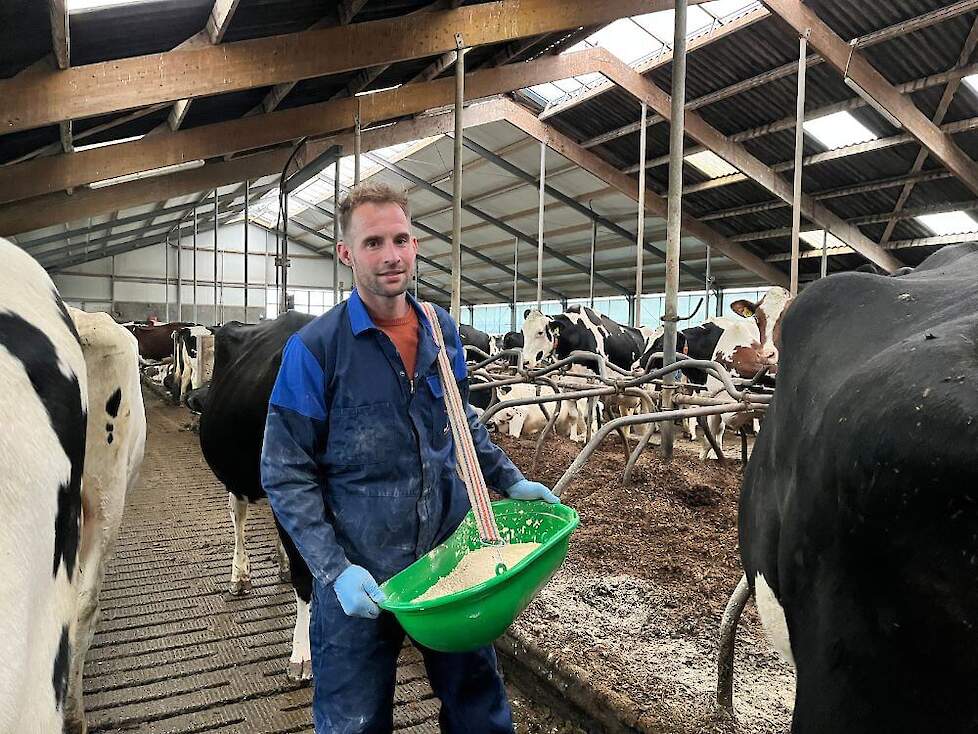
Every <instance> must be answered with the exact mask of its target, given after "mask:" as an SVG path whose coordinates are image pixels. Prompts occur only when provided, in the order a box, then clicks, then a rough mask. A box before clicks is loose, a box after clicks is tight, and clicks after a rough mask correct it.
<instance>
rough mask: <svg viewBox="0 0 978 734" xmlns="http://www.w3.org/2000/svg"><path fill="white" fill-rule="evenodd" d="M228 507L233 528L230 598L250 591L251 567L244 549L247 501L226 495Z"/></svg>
mask: <svg viewBox="0 0 978 734" xmlns="http://www.w3.org/2000/svg"><path fill="white" fill-rule="evenodd" d="M228 506H229V508H230V510H231V524H232V525H233V526H234V557H233V558H232V559H231V585H230V588H229V591H230V592H231V595H232V596H241V595H242V594H247V593H248V592H250V591H251V567H250V565H249V562H248V549H247V548H245V522H246V521H247V519H248V500H246V499H244V498H241V499H238V498H237V497H235V496H234V495H233V494H232V493H230V492H229V493H228Z"/></svg>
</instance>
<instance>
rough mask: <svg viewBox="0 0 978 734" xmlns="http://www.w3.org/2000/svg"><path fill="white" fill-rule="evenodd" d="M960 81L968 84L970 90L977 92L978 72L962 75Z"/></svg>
mask: <svg viewBox="0 0 978 734" xmlns="http://www.w3.org/2000/svg"><path fill="white" fill-rule="evenodd" d="M961 81H963V82H964V83H965V84H967V85H968V87H969V88H970V89H971V91H972V92H975V93H976V94H978V74H970V75H968V76H966V77H962V78H961Z"/></svg>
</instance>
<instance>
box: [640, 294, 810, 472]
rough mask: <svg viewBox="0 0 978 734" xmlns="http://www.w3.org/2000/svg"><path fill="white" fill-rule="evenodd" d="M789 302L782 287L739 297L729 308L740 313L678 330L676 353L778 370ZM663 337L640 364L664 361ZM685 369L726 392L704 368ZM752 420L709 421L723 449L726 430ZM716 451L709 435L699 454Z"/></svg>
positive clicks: (750, 374) (744, 368)
mask: <svg viewBox="0 0 978 734" xmlns="http://www.w3.org/2000/svg"><path fill="white" fill-rule="evenodd" d="M790 304H791V295H790V294H789V293H788V291H786V290H785V289H784V288H781V287H779V286H775V287H774V288H771V289H769V290H768V291H767V292H766V293H765V294H764V297H763V298H761V300H760V301H758V302H757V303H754V302H752V301H748V300H745V299H742V300H738V301H734V302H733V303H731V304H730V308H731V309H732V310H733V311H734V312H735V313H736V314H738V315H739V316H740V318H736V319H729V318H724V317H716V318H712V319H709V320H707V321H705V322H704V323H702V324H700V325H699V326H694V327H691V328H689V329H683V330H682V331H680V332H679V333H677V334H676V352H677V353H681V354H685V355H686V356H688V357H690V358H691V359H700V360H713V361H716V362H719V363H720V364H722V365H723V366H724V367H725V368H726V369H727V370H729V371H730V373H731V374H732V375H733V376H735V377H742V378H744V379H748V380H749V379H753V378H754V377H755V376H756V375H757V374H758V373H759V372H760V371H761V369H763V368H766V369H767V371H768V372H767V374H768V375H770V376H771V377H773V376H775V375H776V374H777V371H778V355H779V353H778V349H779V344H780V340H781V320H782V317H783V316H784V314H785V312H786V310H787V308H788V306H789V305H790ZM662 342H663V337H662V335H661V334H660V335H659V336H658V337H657V338H656V339H654V340H652V341H651V342H650V343H649V344H647V345H646V347H645V351H644V352H643V354H642V358H641V360H640V361H639V363H638V364H639V366H641V367H642V368H643V369H648V368H649V366H650V364H651V367H652V368H656V367H661V366H662V360H661V359H655V360H653V359H652V354H654V353H657V352H661V351H662ZM682 371H683V374H684V375H685V377H686V379H687V380H688V381H689V382H691V383H693V384H694V385H704V386H705V387H706V392H707V393H708V394H714V393H717V394H719V396H720V397H723V396H725V395H726V393H725V392H720V391H721V390H722V387H723V386H722V383H721V382H720V381H719V380H717V379H716V378H714V377H707V374H706V373H705V372H703V371H702V370H698V369H692V368H684V369H683V370H682ZM752 420H753V416H751V415H750V414H747V413H730V414H724V415H723V416H710V418H709V419H708V423H709V426H710V430H711V432H712V433H713V435H714V436H716V439H717V443H718V444H719V445H720V446H721V448H722V446H723V433H724V430H725V429H727V428H731V429H733V430H737V429H739V428H741V427H742V426H743V425H744V424H745V423H746V422H748V421H752ZM711 450H712V447H711V446H710V444H709V442H708V441H707V439H706V437H705V436H704V437H703V438H702V450H701V452H700V458H702V459H706V458H707V456H708V455H709V453H710V451H711Z"/></svg>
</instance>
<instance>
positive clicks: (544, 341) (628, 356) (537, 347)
mask: <svg viewBox="0 0 978 734" xmlns="http://www.w3.org/2000/svg"><path fill="white" fill-rule="evenodd" d="M644 346H645V334H644V333H643V331H642V330H641V329H636V328H633V327H631V326H622V325H621V324H619V323H618V322H617V321H612V320H611V319H609V318H608V317H607V316H605V315H604V314H600V313H597V312H596V311H592V310H591V309H590V308H588V307H587V306H571V307H570V308H568V309H567V310H566V311H565V312H564V313H562V314H558V315H557V316H547V315H546V314H543V313H541V312H540V311H537V310H535V309H534V310H527V311H525V312H524V313H523V361H524V362H525V363H526V364H527V366H529V367H531V368H532V367H537V366H539V365H540V364H541V363H542V362H544V361H545V360H548V359H550V358H556V359H563V358H564V357H567V356H568V355H570V353H571V352H573V351H575V350H582V351H586V352H596V353H598V354H601V355H604V356H605V357H607V358H608V361H609V362H611V363H612V364H614V365H617V366H618V367H621V368H622V369H625V370H629V369H631V367H632V364H634V363H635V360H637V359H638V358H639V356H640V355H641V354H642V349H643V347H644Z"/></svg>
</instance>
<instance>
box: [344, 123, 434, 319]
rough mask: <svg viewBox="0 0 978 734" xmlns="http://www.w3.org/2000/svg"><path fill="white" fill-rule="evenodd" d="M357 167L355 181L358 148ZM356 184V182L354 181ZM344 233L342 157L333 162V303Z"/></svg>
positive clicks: (358, 159) (357, 159) (358, 166)
mask: <svg viewBox="0 0 978 734" xmlns="http://www.w3.org/2000/svg"><path fill="white" fill-rule="evenodd" d="M359 125H360V115H359V114H357V126H358V128H359ZM354 155H355V156H356V169H355V171H354V181H356V180H357V179H356V176H357V175H358V172H359V170H360V151H359V150H357V151H356V152H355V153H354ZM354 186H356V183H354ZM341 236H342V233H341V232H340V159H339V158H337V159H336V163H334V164H333V305H334V306H335V305H336V304H337V303H339V302H340V284H339V278H340V250H339V247H338V245H339V242H340V237H341ZM415 295H417V284H415Z"/></svg>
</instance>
